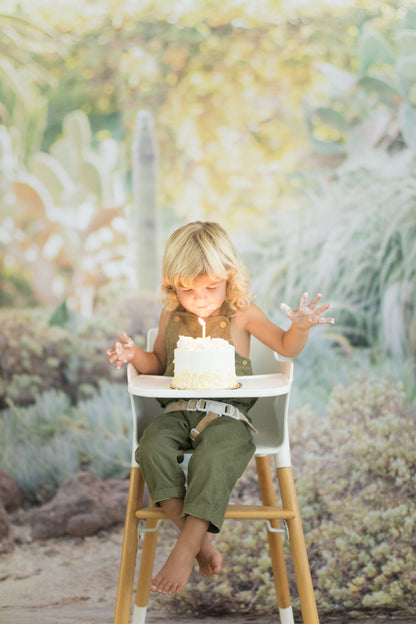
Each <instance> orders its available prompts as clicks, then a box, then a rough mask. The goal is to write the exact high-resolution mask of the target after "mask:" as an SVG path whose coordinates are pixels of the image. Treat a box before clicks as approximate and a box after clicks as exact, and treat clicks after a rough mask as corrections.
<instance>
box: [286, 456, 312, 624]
mask: <svg viewBox="0 0 416 624" xmlns="http://www.w3.org/2000/svg"><path fill="white" fill-rule="evenodd" d="M277 477H278V480H279V487H280V495H281V497H282V503H283V507H284V508H286V509H292V510H293V511H294V512H295V517H294V518H293V519H291V520H287V521H286V522H287V527H288V531H289V542H290V549H291V551H292V559H293V567H294V570H295V576H296V584H297V588H298V593H299V601H300V607H301V611H302V618H303V621H304V624H319V617H318V610H317V608H316V602H315V595H314V592H313V585H312V577H311V572H310V568H309V560H308V554H307V551H306V545H305V537H304V534H303V528H302V522H301V518H300V513H299V506H298V501H297V497H296V490H295V482H294V479H293V473H292V468H291V467H290V466H289V467H284V468H278V469H277Z"/></svg>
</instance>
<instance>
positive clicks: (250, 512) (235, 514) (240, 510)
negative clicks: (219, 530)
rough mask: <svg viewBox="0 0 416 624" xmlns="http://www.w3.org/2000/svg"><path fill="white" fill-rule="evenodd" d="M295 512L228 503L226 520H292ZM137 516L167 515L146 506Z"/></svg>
mask: <svg viewBox="0 0 416 624" xmlns="http://www.w3.org/2000/svg"><path fill="white" fill-rule="evenodd" d="M294 517H295V512H294V511H292V510H291V509H282V508H281V507H270V506H265V505H228V508H227V511H226V513H225V519H226V520H291V519H292V518H294ZM136 518H139V519H146V520H164V519H167V516H166V514H165V512H164V511H163V509H161V508H160V507H144V508H143V509H138V510H137V511H136Z"/></svg>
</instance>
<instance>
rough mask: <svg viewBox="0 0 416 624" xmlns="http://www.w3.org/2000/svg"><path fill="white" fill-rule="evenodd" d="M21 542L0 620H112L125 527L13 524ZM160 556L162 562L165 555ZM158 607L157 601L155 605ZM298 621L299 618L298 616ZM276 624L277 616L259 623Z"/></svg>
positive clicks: (155, 613) (379, 620)
mask: <svg viewBox="0 0 416 624" xmlns="http://www.w3.org/2000/svg"><path fill="white" fill-rule="evenodd" d="M12 537H13V538H17V539H18V541H19V544H18V545H17V546H16V547H15V548H14V549H13V550H12V551H11V552H8V553H7V552H6V553H3V554H2V555H1V556H0V624H111V623H112V622H113V613H114V604H115V597H116V587H117V576H118V565H119V560H120V552H121V543H122V528H121V527H118V528H116V529H114V530H113V531H110V532H106V533H103V534H102V535H98V536H93V537H89V538H85V539H53V540H47V541H40V542H32V541H31V540H30V530H29V529H28V528H25V527H13V534H12ZM164 556H165V555H164V553H163V552H162V553H160V554H159V555H158V558H159V561H157V562H156V565H160V563H161V559H160V558H161V557H162V558H164ZM154 600H158V601H162V602H160V604H159V608H158V609H151V608H150V609H149V612H148V617H147V622H148V624H158V623H159V622H160V623H162V622H163V623H164V624H196V623H200V624H218V622H221V623H222V624H260V623H259V620H258V618H256V617H254V616H251V617H250V616H233V617H228V616H219V617H207V618H201V617H197V618H194V619H189V618H183V617H180V616H179V615H173V614H172V613H170V612H169V605H168V600H169V599H168V598H167V599H164V598H160V597H156V598H155V599H154ZM155 606H156V605H155ZM298 621H299V622H300V620H299V619H298ZM272 622H273V624H278V617H277V616H276V618H274V619H272V620H265V619H262V620H261V624H272ZM358 622H367V624H385V623H386V624H387V623H391V624H416V618H410V619H409V618H402V617H400V616H395V617H390V618H387V619H386V618H385V617H383V616H378V617H371V618H370V619H369V618H368V616H366V615H364V614H363V615H360V614H354V615H351V617H336V616H326V617H321V624H358Z"/></svg>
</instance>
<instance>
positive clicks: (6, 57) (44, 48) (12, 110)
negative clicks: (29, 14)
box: [0, 5, 64, 158]
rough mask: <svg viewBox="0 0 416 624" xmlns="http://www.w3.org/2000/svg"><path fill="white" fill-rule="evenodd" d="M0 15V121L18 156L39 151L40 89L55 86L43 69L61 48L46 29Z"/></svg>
mask: <svg viewBox="0 0 416 624" xmlns="http://www.w3.org/2000/svg"><path fill="white" fill-rule="evenodd" d="M5 11H6V7H5V6H4V7H3V5H2V13H0V122H2V123H4V124H5V125H7V126H9V127H10V128H12V132H13V135H14V139H15V144H16V149H17V150H18V153H19V156H20V157H21V158H25V157H26V156H27V155H28V154H30V153H31V152H32V151H33V150H36V149H39V147H40V144H41V142H42V140H43V132H44V130H45V128H46V125H47V107H48V103H47V99H46V98H45V97H44V96H43V95H42V93H41V87H42V86H44V85H49V86H50V87H51V88H56V87H57V86H58V81H57V80H56V79H55V77H54V76H53V75H52V74H51V73H50V72H49V71H48V70H47V69H46V68H45V63H46V59H48V60H49V62H53V61H55V62H56V61H57V60H58V58H61V61H62V60H63V57H62V56H61V55H62V53H63V51H64V47H63V45H62V40H61V39H60V38H59V37H57V36H56V34H57V33H55V32H54V31H52V30H51V29H50V28H49V27H48V26H46V25H43V26H42V27H41V26H39V25H38V23H36V22H37V20H32V19H25V18H24V17H23V16H21V15H19V14H18V13H14V12H12V11H10V13H6V12H5Z"/></svg>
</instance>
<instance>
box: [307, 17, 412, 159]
mask: <svg viewBox="0 0 416 624" xmlns="http://www.w3.org/2000/svg"><path fill="white" fill-rule="evenodd" d="M315 67H316V69H317V70H319V71H320V72H322V74H323V76H324V77H325V79H326V81H327V88H326V89H325V90H324V91H323V92H322V91H321V92H320V93H319V94H318V95H317V96H316V94H315V96H316V97H317V99H319V104H318V106H316V105H315V106H313V105H312V104H311V103H310V102H308V99H307V98H305V100H304V104H305V106H304V109H305V114H306V119H307V123H308V129H309V136H310V141H311V143H312V146H313V147H314V149H315V150H316V152H317V153H320V154H324V155H335V156H337V155H354V154H357V152H360V151H362V150H368V148H371V147H372V148H381V149H383V150H386V151H388V152H390V153H394V152H396V151H398V150H400V149H402V148H403V146H404V145H406V146H407V147H409V148H410V149H412V151H413V152H416V109H415V106H416V9H409V10H408V11H407V12H406V13H405V15H404V17H403V19H402V20H401V21H400V22H399V24H398V25H397V28H396V32H395V45H393V43H392V42H391V43H390V42H389V41H388V39H387V38H385V37H383V36H382V34H380V33H379V32H377V31H376V30H375V29H374V28H372V27H371V26H367V25H365V26H363V27H362V29H361V32H360V35H359V38H358V44H357V68H356V73H352V72H351V71H346V70H345V69H344V68H341V67H337V66H335V65H334V64H331V63H317V64H316V65H315ZM312 97H313V96H312ZM324 97H326V99H327V101H326V102H325V101H324ZM324 137H327V138H326V140H325V139H324Z"/></svg>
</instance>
